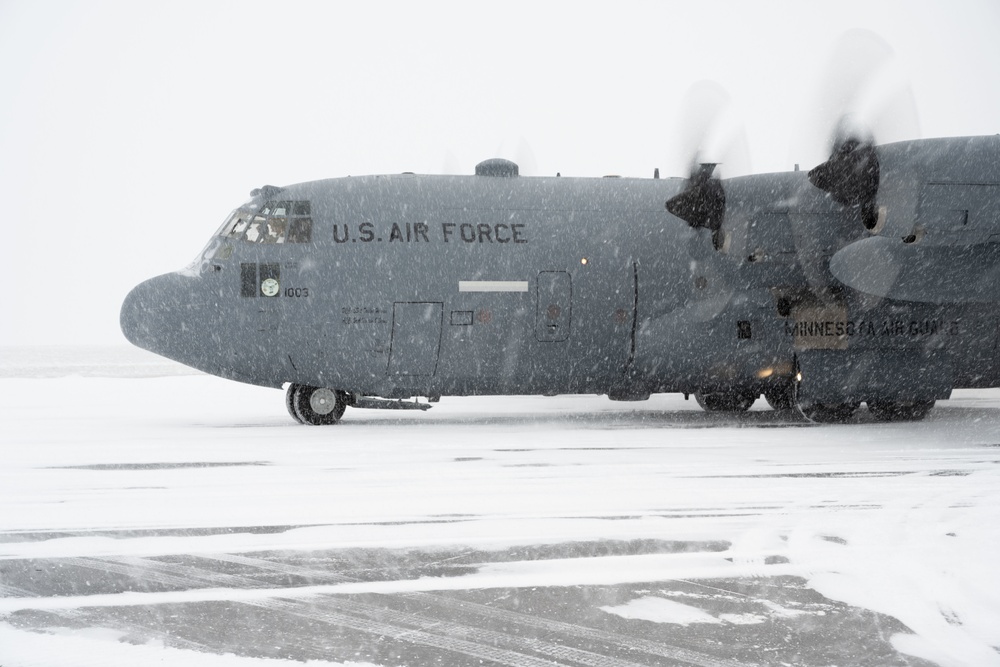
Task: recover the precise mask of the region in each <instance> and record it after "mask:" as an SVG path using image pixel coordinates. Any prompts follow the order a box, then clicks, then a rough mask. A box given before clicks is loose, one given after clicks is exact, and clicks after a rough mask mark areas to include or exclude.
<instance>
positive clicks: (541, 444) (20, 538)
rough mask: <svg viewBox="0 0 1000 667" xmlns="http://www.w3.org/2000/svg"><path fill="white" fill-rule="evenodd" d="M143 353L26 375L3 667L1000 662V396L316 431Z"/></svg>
mask: <svg viewBox="0 0 1000 667" xmlns="http://www.w3.org/2000/svg"><path fill="white" fill-rule="evenodd" d="M121 354H125V353H117V352H115V353H108V354H97V353H94V354H87V355H81V354H79V353H76V354H68V353H62V352H60V353H58V354H56V353H53V354H52V355H49V356H48V357H46V355H38V354H36V355H35V356H32V354H29V353H17V352H10V351H7V352H5V355H4V357H3V363H0V423H2V424H3V429H2V433H0V448H2V452H3V464H2V466H0V665H3V666H4V667H13V666H15V665H50V664H58V665H91V664H100V665H117V664H140V663H148V662H154V661H160V662H161V663H165V664H185V665H201V664H205V665H281V664H292V663H293V662H302V661H314V662H312V663H310V664H320V665H321V664H364V665H380V666H388V665H428V664H439V665H552V664H558V665H602V666H609V667H616V666H624V665H706V666H716V665H717V666H722V665H751V664H760V665H779V664H789V665H874V664H878V665H928V664H941V665H990V664H1000V652H998V647H1000V576H998V575H997V574H996V569H997V568H996V565H995V561H996V557H997V556H996V552H997V551H998V548H1000V467H998V465H997V464H998V462H1000V391H996V390H983V391H958V392H955V395H954V396H953V398H952V399H951V400H949V401H945V402H942V403H940V404H939V406H938V407H937V408H935V410H934V411H932V413H931V414H930V416H929V417H928V418H927V419H926V420H925V421H924V422H921V423H917V424H878V423H875V422H874V421H873V420H872V419H871V418H870V417H869V416H868V415H867V414H865V413H863V412H862V413H860V414H859V415H858V416H857V417H856V418H855V419H854V421H853V422H852V423H850V424H845V425H837V426H814V425H810V424H807V423H804V422H803V421H802V420H801V419H799V418H796V417H795V416H793V415H787V414H781V413H776V412H773V411H771V410H769V409H767V407H766V405H764V404H763V401H760V402H758V405H757V406H755V408H754V410H753V411H752V412H750V413H749V414H746V415H742V416H738V417H732V416H725V417H723V416H717V415H708V414H706V413H703V412H702V411H701V410H700V409H699V408H698V407H697V405H695V404H694V401H690V402H685V401H684V400H683V397H681V396H673V395H663V396H654V397H653V398H652V399H651V400H649V401H646V402H642V403H614V402H611V401H608V400H607V398H605V397H593V396H560V397H552V398H544V397H525V398H465V399H459V398H447V397H446V398H444V399H442V401H441V403H440V404H438V405H437V406H436V407H435V408H434V409H432V410H430V411H428V412H426V413H422V412H396V411H393V412H382V411H360V410H349V411H348V413H347V415H346V416H345V419H344V422H343V423H341V424H339V425H336V426H333V427H308V426H300V425H297V424H294V423H293V422H292V421H291V419H290V418H289V417H288V415H287V414H286V413H285V411H284V405H283V397H282V395H281V393H279V392H277V391H274V390H268V389H261V388H255V387H247V386H242V385H238V384H235V383H231V382H226V381H223V380H219V379H216V378H211V377H208V376H203V375H195V374H191V375H189V374H184V372H183V371H182V370H180V369H178V368H176V367H173V366H170V365H157V363H155V362H153V361H151V360H148V359H146V360H144V361H137V362H135V363H132V362H131V361H130V360H131V359H132V357H128V355H127V354H125V356H124V357H123V356H121ZM40 359H48V361H45V362H44V363H43V361H41V360H40ZM74 360H75V361H74ZM130 369H131V370H130Z"/></svg>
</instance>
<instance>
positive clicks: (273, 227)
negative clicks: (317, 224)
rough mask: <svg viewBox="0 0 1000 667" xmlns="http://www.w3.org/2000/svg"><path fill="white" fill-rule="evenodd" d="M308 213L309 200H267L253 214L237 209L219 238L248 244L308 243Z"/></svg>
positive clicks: (309, 241) (309, 224)
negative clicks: (222, 237)
mask: <svg viewBox="0 0 1000 667" xmlns="http://www.w3.org/2000/svg"><path fill="white" fill-rule="evenodd" d="M311 211H312V207H311V206H310V204H309V202H308V201H269V202H266V203H265V204H264V205H263V206H261V207H260V210H259V211H257V212H256V213H255V212H254V211H252V210H247V209H237V210H236V211H234V212H233V214H232V216H231V217H230V219H229V220H228V221H227V222H226V224H225V225H223V227H222V235H223V236H228V237H229V238H233V239H240V240H243V241H249V242H250V243H311V242H312V218H311V217H310V215H311Z"/></svg>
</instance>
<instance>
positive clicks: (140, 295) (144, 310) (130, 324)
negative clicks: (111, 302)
mask: <svg viewBox="0 0 1000 667" xmlns="http://www.w3.org/2000/svg"><path fill="white" fill-rule="evenodd" d="M156 280H157V279H156V278H153V279H152V280H147V281H145V282H143V283H140V284H139V285H137V286H135V287H134V288H133V289H132V291H131V292H129V293H128V296H126V297H125V301H124V302H123V303H122V310H121V314H120V315H119V322H120V324H121V328H122V333H123V334H125V338H127V339H128V342H130V343H132V344H133V345H135V346H136V347H141V348H143V349H145V350H150V351H153V352H155V350H154V349H153V347H152V346H151V343H152V337H151V336H150V333H151V329H155V326H154V327H151V326H150V325H151V324H152V322H151V320H152V319H153V317H154V316H155V315H156V309H155V307H154V303H155V292H156V289H155V282H156Z"/></svg>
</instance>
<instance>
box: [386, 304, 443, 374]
mask: <svg viewBox="0 0 1000 667" xmlns="http://www.w3.org/2000/svg"><path fill="white" fill-rule="evenodd" d="M442 312H443V304H441V303H432V302H418V303H394V304H393V306H392V342H391V344H390V347H389V367H388V369H387V371H386V372H387V374H388V375H434V373H435V372H436V371H437V363H438V353H439V352H440V350H441V318H442Z"/></svg>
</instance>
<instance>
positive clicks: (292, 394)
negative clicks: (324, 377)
mask: <svg viewBox="0 0 1000 667" xmlns="http://www.w3.org/2000/svg"><path fill="white" fill-rule="evenodd" d="M285 407H286V408H288V414H290V415H291V416H292V419H294V420H295V421H297V422H299V423H300V424H310V425H312V426H326V425H329V424H336V423H337V422H338V421H340V418H341V417H343V416H344V410H346V409H347V395H346V394H345V393H344V392H342V391H338V390H336V389H330V388H329V387H310V386H308V385H302V384H293V385H290V386H289V387H288V391H287V392H286V393H285Z"/></svg>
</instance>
